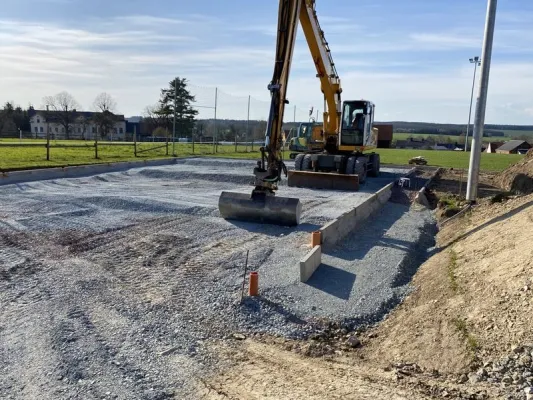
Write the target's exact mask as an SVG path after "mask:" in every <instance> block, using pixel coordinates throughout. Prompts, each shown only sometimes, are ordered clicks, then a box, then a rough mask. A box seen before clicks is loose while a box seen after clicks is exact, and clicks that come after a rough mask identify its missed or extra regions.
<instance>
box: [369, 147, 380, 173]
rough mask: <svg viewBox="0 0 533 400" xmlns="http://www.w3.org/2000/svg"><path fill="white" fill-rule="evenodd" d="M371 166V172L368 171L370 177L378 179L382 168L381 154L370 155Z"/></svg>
mask: <svg viewBox="0 0 533 400" xmlns="http://www.w3.org/2000/svg"><path fill="white" fill-rule="evenodd" d="M370 164H371V169H370V171H368V176H371V177H374V178H376V177H378V176H379V170H380V166H381V162H380V158H379V154H377V153H374V154H371V155H370Z"/></svg>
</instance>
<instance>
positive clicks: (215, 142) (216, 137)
mask: <svg viewBox="0 0 533 400" xmlns="http://www.w3.org/2000/svg"><path fill="white" fill-rule="evenodd" d="M217 103H218V87H216V88H215V122H214V123H215V129H214V131H215V134H214V142H213V144H214V145H215V153H217V152H218V132H217Z"/></svg>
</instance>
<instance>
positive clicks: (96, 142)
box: [94, 132, 98, 159]
mask: <svg viewBox="0 0 533 400" xmlns="http://www.w3.org/2000/svg"><path fill="white" fill-rule="evenodd" d="M94 158H95V159H98V132H97V133H95V134H94Z"/></svg>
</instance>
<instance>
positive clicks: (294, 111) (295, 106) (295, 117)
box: [294, 106, 296, 122]
mask: <svg viewBox="0 0 533 400" xmlns="http://www.w3.org/2000/svg"><path fill="white" fill-rule="evenodd" d="M294 122H296V106H294Z"/></svg>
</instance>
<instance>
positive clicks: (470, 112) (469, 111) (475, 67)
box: [465, 56, 481, 151]
mask: <svg viewBox="0 0 533 400" xmlns="http://www.w3.org/2000/svg"><path fill="white" fill-rule="evenodd" d="M470 62H471V63H472V62H473V63H474V78H473V79H472V93H471V94H470V108H469V109H468V125H466V137H465V151H468V132H469V131H470V117H471V116H472V100H473V99H474V86H475V85H476V69H477V66H478V65H480V64H481V63H480V62H479V57H477V56H476V57H474V58H471V59H470Z"/></svg>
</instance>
